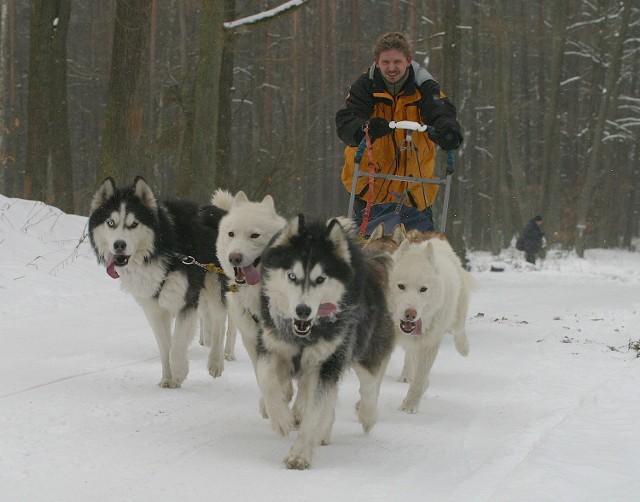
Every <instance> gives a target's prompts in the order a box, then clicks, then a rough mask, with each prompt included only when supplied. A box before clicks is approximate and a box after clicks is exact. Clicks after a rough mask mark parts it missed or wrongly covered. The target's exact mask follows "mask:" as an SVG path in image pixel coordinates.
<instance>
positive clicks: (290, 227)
mask: <svg viewBox="0 0 640 502" xmlns="http://www.w3.org/2000/svg"><path fill="white" fill-rule="evenodd" d="M300 220H302V221H300ZM301 224H302V225H303V226H304V217H303V216H302V215H301V214H299V215H298V216H296V217H294V218H291V219H290V220H289V221H287V224H286V225H285V226H284V228H283V229H282V230H280V232H278V233H277V234H276V235H275V236H274V238H273V240H272V242H271V244H270V246H272V247H276V246H285V245H286V244H287V243H288V242H289V241H290V240H291V238H292V237H293V236H295V235H298V234H299V233H300V225H301Z"/></svg>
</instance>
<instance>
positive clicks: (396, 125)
mask: <svg viewBox="0 0 640 502" xmlns="http://www.w3.org/2000/svg"><path fill="white" fill-rule="evenodd" d="M389 128H390V129H405V130H407V131H409V133H407V138H406V141H409V142H411V141H412V134H413V131H418V132H427V133H433V132H434V131H435V128H434V127H433V126H428V125H426V124H420V123H419V122H414V121H412V120H400V121H398V122H396V121H395V120H392V121H391V122H389ZM366 148H367V138H366V137H365V138H362V141H360V144H359V145H358V149H357V150H356V154H355V162H356V164H359V163H360V161H361V160H362V157H363V156H364V151H365V149H366ZM455 165H456V152H455V150H447V175H450V174H453V171H454V169H455Z"/></svg>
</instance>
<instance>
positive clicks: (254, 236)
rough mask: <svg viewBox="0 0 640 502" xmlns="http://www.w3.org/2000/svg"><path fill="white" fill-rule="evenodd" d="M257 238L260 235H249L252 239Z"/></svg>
mask: <svg viewBox="0 0 640 502" xmlns="http://www.w3.org/2000/svg"><path fill="white" fill-rule="evenodd" d="M258 237H260V234H251V238H252V239H257V238H258Z"/></svg>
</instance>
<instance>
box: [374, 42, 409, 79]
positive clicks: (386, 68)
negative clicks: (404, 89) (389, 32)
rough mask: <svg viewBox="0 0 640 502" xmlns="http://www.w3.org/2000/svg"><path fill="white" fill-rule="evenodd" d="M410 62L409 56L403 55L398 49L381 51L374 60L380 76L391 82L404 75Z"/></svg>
mask: <svg viewBox="0 0 640 502" xmlns="http://www.w3.org/2000/svg"><path fill="white" fill-rule="evenodd" d="M410 64H411V58H408V57H407V56H405V55H404V54H403V53H402V52H401V51H399V50H398V49H389V50H388V51H382V52H381V53H380V57H378V59H377V61H376V65H377V66H378V68H380V71H381V72H382V76H383V77H384V78H386V79H387V80H388V81H389V82H391V83H392V84H395V83H396V82H397V81H398V80H400V79H401V78H402V77H403V76H404V74H405V72H406V71H407V68H408V67H409V65H410Z"/></svg>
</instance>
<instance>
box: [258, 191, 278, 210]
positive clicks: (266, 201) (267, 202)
mask: <svg viewBox="0 0 640 502" xmlns="http://www.w3.org/2000/svg"><path fill="white" fill-rule="evenodd" d="M260 204H262V205H263V206H266V208H267V210H268V211H269V212H270V213H275V212H276V204H275V202H273V197H271V195H265V196H264V198H263V199H262V202H260Z"/></svg>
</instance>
